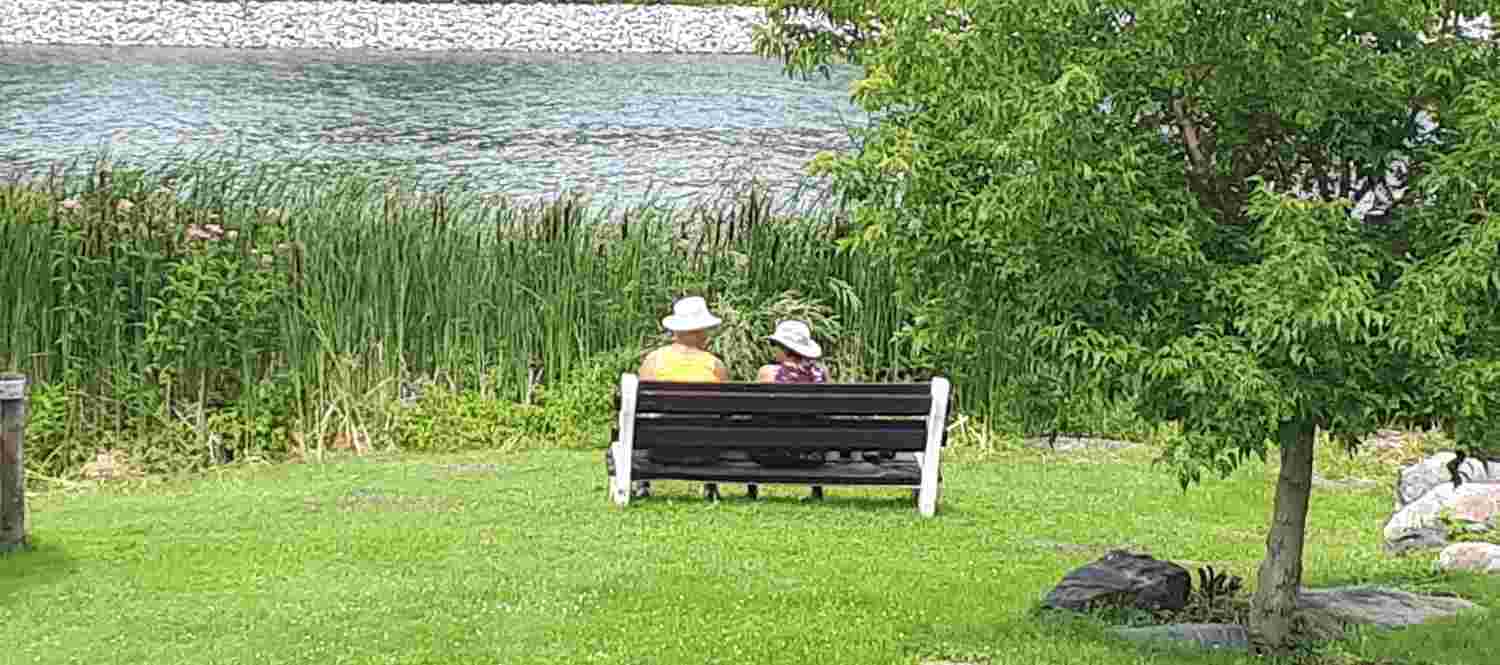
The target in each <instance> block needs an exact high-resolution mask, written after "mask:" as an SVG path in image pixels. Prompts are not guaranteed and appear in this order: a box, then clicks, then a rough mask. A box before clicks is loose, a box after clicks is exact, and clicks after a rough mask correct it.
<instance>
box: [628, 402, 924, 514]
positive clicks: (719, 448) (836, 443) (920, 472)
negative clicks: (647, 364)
mask: <svg viewBox="0 0 1500 665" xmlns="http://www.w3.org/2000/svg"><path fill="white" fill-rule="evenodd" d="M948 393H949V384H948V381H947V380H946V379H943V378H935V379H933V380H932V381H931V382H928V383H912V384H763V383H658V382H642V381H640V380H639V379H638V378H637V377H636V376H635V375H634V374H625V375H623V376H621V378H620V393H619V395H618V396H617V398H616V408H617V409H618V411H619V421H618V423H617V425H616V427H615V430H614V436H613V444H611V446H610V449H609V450H608V451H607V452H606V454H605V465H606V469H607V470H608V472H609V493H610V497H611V498H612V499H613V500H614V502H615V503H616V504H619V505H621V506H624V505H626V504H628V503H629V502H630V498H631V494H632V487H633V486H632V483H634V482H635V481H640V480H658V479H661V480H696V481H704V482H714V483H718V482H726V483H755V484H798V485H820V486H821V485H876V486H891V487H910V488H914V489H915V492H914V494H915V495H916V499H917V509H918V511H919V512H921V514H922V515H924V516H930V515H933V514H934V513H935V512H936V511H937V504H938V496H939V483H940V482H941V478H940V475H939V473H938V471H939V460H940V458H941V453H942V447H943V445H944V444H945V442H946V433H947V427H946V424H947V419H948ZM842 452H852V453H853V454H852V455H850V456H849V458H847V459H846V458H845V457H844V455H842V454H840V453H842ZM864 453H885V455H884V456H881V455H866V454H864ZM892 456H894V458H893V459H890V457H892ZM866 458H871V459H866Z"/></svg>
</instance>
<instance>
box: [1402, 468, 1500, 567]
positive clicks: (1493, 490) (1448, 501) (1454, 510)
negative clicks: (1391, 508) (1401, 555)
mask: <svg viewBox="0 0 1500 665" xmlns="http://www.w3.org/2000/svg"><path fill="white" fill-rule="evenodd" d="M1444 517H1447V518H1448V519H1449V520H1451V521H1452V522H1455V523H1457V524H1458V525H1459V526H1461V528H1463V529H1464V530H1465V531H1470V532H1483V531H1488V530H1490V529H1494V528H1495V527H1496V526H1500V524H1497V522H1500V482H1485V483H1464V484H1463V485H1460V486H1459V487H1458V488H1457V489H1454V487H1453V485H1452V484H1451V483H1448V484H1442V485H1438V486H1437V487H1434V488H1432V489H1431V490H1429V491H1428V492H1427V493H1426V494H1424V495H1422V497H1421V498H1419V499H1417V500H1415V501H1412V502H1411V503H1408V504H1406V505H1405V506H1403V507H1402V508H1401V509H1400V510H1398V511H1396V513H1395V514H1394V515H1391V518H1390V519H1389V520H1387V521H1386V523H1385V533H1384V535H1385V542H1386V547H1387V550H1390V551H1397V549H1398V547H1400V548H1404V549H1402V550H1401V551H1405V550H1410V549H1412V547H1410V544H1411V543H1413V542H1421V543H1426V544H1429V545H1435V546H1442V545H1444V544H1446V543H1447V540H1446V537H1447V536H1448V535H1449V534H1448V533H1447V529H1448V527H1447V525H1445V524H1444V523H1443V518H1444ZM1433 530H1441V531H1442V533H1443V535H1444V537H1445V538H1444V540H1443V541H1441V542H1438V541H1436V540H1435V539H1433V538H1431V537H1430V532H1432V531H1433ZM1423 532H1427V533H1423Z"/></svg>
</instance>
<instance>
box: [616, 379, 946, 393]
mask: <svg viewBox="0 0 1500 665" xmlns="http://www.w3.org/2000/svg"><path fill="white" fill-rule="evenodd" d="M638 392H639V394H641V395H647V394H652V395H671V394H674V393H684V392H686V393H698V392H712V393H724V394H732V395H762V394H768V393H785V394H799V393H800V394H821V393H827V392H832V393H846V394H850V395H881V394H890V395H924V396H931V395H932V385H931V384H928V383H676V382H668V381H642V382H640V384H639V388H638Z"/></svg>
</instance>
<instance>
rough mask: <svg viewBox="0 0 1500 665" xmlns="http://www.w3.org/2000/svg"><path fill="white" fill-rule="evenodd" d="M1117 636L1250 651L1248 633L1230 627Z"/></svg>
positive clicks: (1152, 629)
mask: <svg viewBox="0 0 1500 665" xmlns="http://www.w3.org/2000/svg"><path fill="white" fill-rule="evenodd" d="M1114 632H1115V634H1116V635H1119V636H1120V637H1123V638H1125V639H1127V640H1130V641H1132V642H1172V643H1177V644H1182V645H1187V646H1195V647H1200V648H1204V649H1222V650H1225V651H1249V650H1250V632H1249V631H1248V630H1246V629H1245V627H1244V626H1241V625H1239V624H1233V623H1174V624H1169V625H1165V626H1144V627H1140V628H1116V629H1115V630H1114Z"/></svg>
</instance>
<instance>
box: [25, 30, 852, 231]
mask: <svg viewBox="0 0 1500 665" xmlns="http://www.w3.org/2000/svg"><path fill="white" fill-rule="evenodd" d="M854 76H855V71H854V70H853V69H842V70H836V71H835V72H834V75H833V77H832V78H831V79H829V80H825V79H823V78H821V77H820V78H817V79H814V80H811V81H807V80H801V79H792V78H789V77H787V76H786V75H785V74H784V73H783V72H782V69H781V67H780V65H779V64H778V63H776V62H774V61H769V60H765V59H761V58H756V57H750V56H722V55H719V56H675V55H594V54H590V55H577V54H572V55H558V54H513V53H510V54H494V53H456V52H455V53H430V52H367V51H265V50H258V51H251V50H219V49H182V48H145V47H132V48H100V47H0V171H5V172H10V173H17V172H20V173H36V172H42V171H45V169H46V168H48V166H49V165H51V164H53V163H56V162H59V161H68V160H73V159H84V160H87V159H91V158H93V157H94V156H96V155H99V154H100V153H101V151H105V150H107V151H108V152H109V154H111V155H112V156H113V158H114V159H116V160H118V161H125V162H134V163H137V164H140V165H145V166H150V165H161V164H164V163H170V162H171V161H172V160H174V159H180V158H181V157H182V156H185V155H191V154H203V153H209V154H213V155H216V156H232V159H234V160H239V161H241V162H243V163H247V164H248V163H274V164H280V165H296V168H297V169H298V170H300V171H302V172H311V173H314V174H316V173H320V172H325V171H329V170H340V169H352V170H357V171H360V172H362V173H367V174H373V175H387V174H389V175H397V174H404V175H408V176H410V177H415V178H417V179H419V180H420V181H421V182H422V183H424V184H426V185H436V184H438V183H444V182H447V183H454V182H460V183H462V184H463V185H465V186H467V187H472V188H477V189H479V190H482V191H485V192H495V193H504V194H509V195H512V196H515V197H518V198H522V199H526V198H533V197H547V196H552V195H555V194H557V193H559V192H561V191H564V190H568V189H581V190H586V191H589V192H591V193H593V194H594V195H595V197H596V200H600V199H604V200H617V201H620V202H626V203H629V202H638V201H639V200H641V199H642V197H645V196H648V195H649V196H651V197H653V198H658V199H664V200H668V201H671V202H689V201H692V200H695V199H703V198H706V197H713V196H717V195H720V194H722V193H723V192H724V191H725V190H726V188H730V187H733V186H736V185H738V184H742V183H744V182H746V181H748V180H749V179H750V178H758V179H760V180H761V181H763V182H765V183H767V184H769V185H771V186H772V187H774V188H779V189H782V190H784V191H786V190H793V189H803V190H805V189H807V188H809V187H812V188H816V187H817V186H818V184H819V183H816V182H812V181H809V180H807V179H806V178H805V177H803V176H802V173H803V167H804V165H805V164H806V162H807V160H809V159H810V158H812V157H813V156H814V155H816V154H817V153H818V152H820V151H824V150H838V149H847V148H848V147H849V146H850V145H851V139H850V130H851V129H853V128H857V127H859V126H861V125H863V124H864V123H866V122H867V120H866V117H865V115H864V114H863V113H862V112H860V111H858V110H857V109H856V108H854V107H853V106H851V105H850V103H849V100H848V86H849V83H850V81H851V80H852V79H853V78H854Z"/></svg>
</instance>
